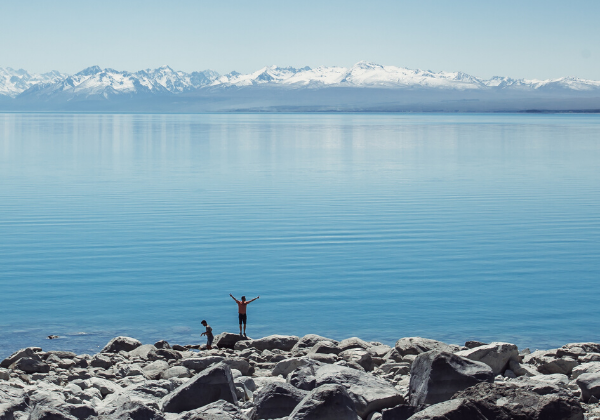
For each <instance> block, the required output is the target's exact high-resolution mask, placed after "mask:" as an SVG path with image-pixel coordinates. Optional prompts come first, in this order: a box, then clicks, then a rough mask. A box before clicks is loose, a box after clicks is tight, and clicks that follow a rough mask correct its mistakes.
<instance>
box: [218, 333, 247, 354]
mask: <svg viewBox="0 0 600 420" xmlns="http://www.w3.org/2000/svg"><path fill="white" fill-rule="evenodd" d="M243 340H248V338H246V337H244V336H243V335H239V334H234V333H230V332H222V333H221V334H217V335H215V340H214V341H213V345H214V346H216V347H218V348H220V349H231V350H233V349H234V347H235V343H237V342H238V341H243Z"/></svg>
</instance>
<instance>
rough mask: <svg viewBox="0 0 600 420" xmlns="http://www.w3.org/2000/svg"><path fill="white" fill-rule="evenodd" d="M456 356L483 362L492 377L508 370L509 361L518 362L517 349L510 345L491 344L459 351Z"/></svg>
mask: <svg viewBox="0 0 600 420" xmlns="http://www.w3.org/2000/svg"><path fill="white" fill-rule="evenodd" d="M456 355H457V356H462V357H466V358H467V359H470V360H474V361H476V362H483V363H485V364H486V365H488V366H489V367H491V368H492V371H493V372H494V375H500V374H501V373H503V372H504V371H505V370H506V369H507V368H508V363H509V361H511V360H514V361H518V360H519V349H518V348H517V346H515V345H514V344H510V343H491V344H486V345H484V346H477V347H475V348H472V349H470V350H464V351H459V352H457V353H456Z"/></svg>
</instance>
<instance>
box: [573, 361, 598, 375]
mask: <svg viewBox="0 0 600 420" xmlns="http://www.w3.org/2000/svg"><path fill="white" fill-rule="evenodd" d="M599 372H600V362H588V363H582V364H580V365H579V366H575V367H574V368H573V371H572V372H571V379H577V378H578V377H579V375H583V374H584V373H599Z"/></svg>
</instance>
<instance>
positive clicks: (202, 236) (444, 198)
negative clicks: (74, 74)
mask: <svg viewBox="0 0 600 420" xmlns="http://www.w3.org/2000/svg"><path fill="white" fill-rule="evenodd" d="M599 280H600V117H599V116H597V115H509V114H502V115H492V114H483V115H472V114H470V115H461V114H437V115H436V114H426V115H424V114H386V115H378V114H250V115H220V114H210V115H90V114H0V291H1V304H0V356H5V355H7V354H9V353H11V352H12V351H14V350H16V349H18V348H21V347H25V346H31V345H39V346H42V347H43V348H44V349H45V350H51V349H69V350H75V351H78V352H96V351H98V349H99V347H102V346H103V345H104V344H105V343H106V342H107V341H108V339H109V338H111V337H113V336H116V335H130V336H133V337H136V338H139V339H141V340H142V341H143V342H148V343H153V342H154V341H156V340H159V339H167V340H169V341H170V342H173V343H179V344H188V343H197V342H204V339H203V338H201V337H200V333H201V332H202V329H201V325H200V321H201V320H202V319H206V320H208V322H209V323H210V324H211V325H212V326H213V329H214V330H215V332H220V331H231V332H236V331H237V329H238V326H237V306H236V305H235V303H234V302H233V301H232V300H231V298H230V297H229V296H228V295H229V293H233V294H234V296H236V297H237V298H240V297H241V295H246V296H247V297H248V298H252V297H255V296H256V295H260V299H259V300H258V301H257V302H254V303H252V304H250V306H249V307H248V322H249V324H248V335H249V336H254V337H258V336H263V335H269V334H275V333H280V334H295V335H304V334H306V333H317V334H321V335H325V336H330V337H332V338H336V339H342V338H346V337H350V336H359V337H361V338H364V339H368V340H377V341H381V342H384V343H386V344H393V343H394V342H395V341H396V340H397V339H398V338H400V337H405V336H425V337H429V338H435V339H438V340H443V341H446V342H453V343H459V344H461V343H464V341H465V340H469V339H478V340H482V341H492V340H495V341H509V342H513V343H515V344H518V345H519V346H520V347H525V346H529V347H532V349H533V348H549V347H552V346H559V345H562V344H565V343H567V342H573V341H600V316H599V315H600V313H599V308H600V305H599V302H600V288H599ZM50 334H56V335H59V336H61V338H60V339H58V340H46V339H45V337H46V336H48V335H50Z"/></svg>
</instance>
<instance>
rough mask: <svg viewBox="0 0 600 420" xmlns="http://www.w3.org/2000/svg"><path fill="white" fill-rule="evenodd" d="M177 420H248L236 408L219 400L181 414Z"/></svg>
mask: <svg viewBox="0 0 600 420" xmlns="http://www.w3.org/2000/svg"><path fill="white" fill-rule="evenodd" d="M177 420H248V417H247V416H246V415H245V414H244V413H243V412H242V410H240V409H239V408H238V407H237V406H235V405H233V404H230V403H228V402H226V401H223V400H220V401H216V402H214V403H210V404H207V405H205V406H204V407H200V408H197V409H195V410H192V411H188V412H186V413H182V414H181V415H180V416H179V417H177Z"/></svg>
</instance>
